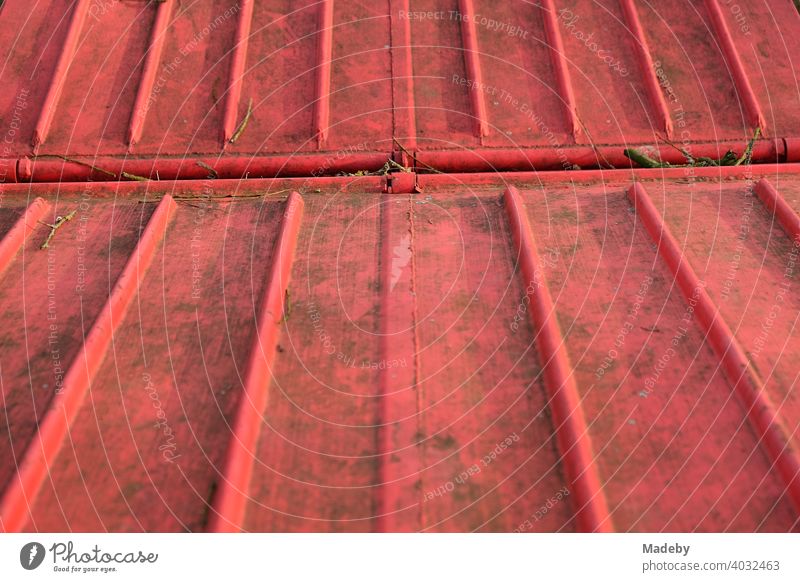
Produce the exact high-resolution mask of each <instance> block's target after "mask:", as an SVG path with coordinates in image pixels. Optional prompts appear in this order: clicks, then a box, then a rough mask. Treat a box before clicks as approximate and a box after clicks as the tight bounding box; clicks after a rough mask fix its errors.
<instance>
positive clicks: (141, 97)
mask: <svg viewBox="0 0 800 582" xmlns="http://www.w3.org/2000/svg"><path fill="white" fill-rule="evenodd" d="M172 5H173V2H172V1H170V0H167V1H165V2H160V3H159V4H158V7H157V8H156V17H155V21H154V22H153V30H152V32H151V33H150V46H149V47H148V48H147V54H146V55H145V61H144V69H143V70H142V80H141V81H140V83H139V86H138V87H137V89H136V100H135V101H134V103H133V114H132V115H131V120H130V124H129V126H128V134H127V141H128V145H129V146H131V148H132V147H133V146H134V145H136V144H137V143H138V142H139V140H140V139H141V138H142V129H143V128H144V122H145V119H146V117H147V111H148V110H149V109H150V105H151V103H150V100H151V99H152V98H153V85H154V83H155V80H156V75H157V74H158V69H159V65H160V64H161V55H162V54H163V52H164V42H165V41H166V39H167V33H168V28H169V17H170V14H171V13H172Z"/></svg>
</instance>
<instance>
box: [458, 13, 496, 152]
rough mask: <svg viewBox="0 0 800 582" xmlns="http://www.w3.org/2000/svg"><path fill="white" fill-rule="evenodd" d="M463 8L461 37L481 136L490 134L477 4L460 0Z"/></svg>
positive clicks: (474, 111)
mask: <svg viewBox="0 0 800 582" xmlns="http://www.w3.org/2000/svg"><path fill="white" fill-rule="evenodd" d="M458 6H459V9H460V10H461V15H460V16H461V37H462V41H463V43H464V64H465V65H466V68H467V75H469V78H470V80H471V81H472V85H471V88H470V89H469V96H470V100H471V102H472V114H473V115H474V116H475V131H476V134H477V136H478V137H479V138H483V137H485V136H487V135H489V118H488V115H487V113H486V100H485V99H484V94H483V87H484V84H483V73H482V72H481V62H480V52H479V51H478V34H477V32H476V31H475V5H474V4H473V1H472V0H459V2H458Z"/></svg>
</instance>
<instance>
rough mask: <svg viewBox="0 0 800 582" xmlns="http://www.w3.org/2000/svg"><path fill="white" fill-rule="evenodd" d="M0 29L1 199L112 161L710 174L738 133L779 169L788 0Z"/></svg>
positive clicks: (354, 11) (792, 156)
mask: <svg viewBox="0 0 800 582" xmlns="http://www.w3.org/2000/svg"><path fill="white" fill-rule="evenodd" d="M2 18H3V20H4V27H3V29H2V31H0V46H4V47H7V55H6V59H5V61H4V63H3V66H2V69H1V70H0V80H2V82H3V85H4V87H5V91H4V92H3V95H2V96H0V111H2V112H3V115H2V118H3V124H2V127H0V130H2V131H3V132H4V133H5V134H6V135H9V132H11V131H12V130H13V136H12V137H13V139H11V140H10V141H9V142H7V143H5V144H4V153H3V155H2V158H3V159H4V163H3V167H4V168H5V169H4V171H5V174H6V179H7V180H9V181H14V180H16V179H19V180H21V181H25V180H29V179H34V180H37V181H53V180H64V179H67V180H69V179H85V178H86V177H88V176H92V175H93V176H94V178H95V179H108V175H104V174H103V173H102V172H97V171H95V172H94V174H93V173H92V172H91V171H90V170H89V168H87V167H86V166H79V165H78V166H76V165H75V164H66V170H64V169H63V166H65V163H64V161H63V160H61V159H58V158H56V159H53V158H52V157H50V158H47V157H45V158H41V157H40V158H38V159H36V160H34V161H31V160H30V159H27V158H26V157H27V156H31V154H34V153H36V154H38V155H39V156H42V155H44V156H47V155H51V156H52V155H55V156H69V157H78V158H81V159H82V160H83V161H84V162H87V161H91V160H95V162H93V164H94V165H95V166H96V167H99V168H101V169H105V170H106V171H111V172H112V173H113V175H114V176H115V177H117V178H124V177H123V176H121V171H122V169H123V168H122V167H121V163H122V160H123V159H125V160H126V164H127V165H126V166H125V167H127V168H128V169H127V171H128V172H129V173H133V174H138V175H143V176H145V177H151V178H162V179H172V178H176V177H194V178H202V177H203V176H204V174H203V170H202V169H199V168H197V166H196V165H195V164H194V163H193V162H191V163H184V164H183V165H182V166H181V162H182V160H183V158H184V157H185V156H187V155H191V156H200V155H202V156H207V158H206V160H205V161H206V162H207V163H211V164H212V165H214V166H215V167H217V169H218V171H219V172H220V175H224V176H227V177H242V176H245V175H247V174H248V173H249V174H250V175H251V176H255V177H258V176H265V177H269V176H274V175H279V174H281V173H283V174H284V175H308V174H309V173H311V171H312V170H316V171H317V172H318V173H319V172H324V171H330V173H336V171H340V170H343V169H344V170H347V171H357V170H375V169H378V168H380V166H381V165H382V163H383V161H385V159H386V157H387V156H388V155H389V154H390V153H392V154H394V155H395V156H396V157H397V159H398V160H400V159H401V158H402V155H401V150H399V149H398V147H396V146H395V145H394V144H393V142H392V140H393V139H395V140H397V141H398V142H399V144H401V146H402V147H403V148H404V149H405V150H406V152H407V153H410V154H412V155H413V154H416V153H417V152H419V153H418V154H417V155H416V159H417V160H418V161H419V162H420V163H421V164H424V165H428V166H433V167H435V168H438V169H440V170H442V171H464V170H468V171H474V170H476V169H490V168H492V167H495V168H500V169H514V170H520V169H530V167H531V166H532V165H533V166H534V167H536V168H540V169H541V168H553V167H554V168H558V169H564V167H571V166H572V165H577V166H580V167H597V166H603V165H605V166H608V165H609V164H610V165H613V166H620V165H627V164H628V162H627V160H626V159H625V158H624V156H623V155H622V149H623V148H624V147H626V145H627V144H632V143H633V144H650V145H651V146H652V147H659V148H661V149H662V150H663V154H664V155H665V156H668V157H671V158H672V159H676V158H680V154H679V153H677V152H675V151H674V150H672V149H671V148H670V147H669V146H667V145H666V144H665V143H664V141H663V138H665V137H669V138H671V139H673V140H675V141H676V142H679V143H683V144H684V145H692V147H693V148H694V149H693V151H695V152H696V153H698V155H699V153H700V152H705V153H707V152H713V153H717V152H719V154H718V155H721V154H724V153H725V150H726V149H727V148H728V147H733V146H735V147H737V148H739V149H741V148H742V147H743V144H744V142H745V141H746V140H747V139H748V138H749V137H751V136H752V134H753V131H754V129H755V128H756V127H760V128H761V130H762V132H763V135H764V136H766V138H767V139H765V140H763V141H762V142H761V143H760V144H759V146H758V147H757V148H756V159H759V160H765V161H773V162H774V161H783V160H787V159H788V160H789V161H797V160H798V159H800V154H798V146H797V141H796V139H797V137H798V135H800V116H798V113H797V112H798V111H800V103H798V98H799V97H798V95H800V91H798V85H797V71H796V69H795V66H794V64H793V59H792V55H795V54H797V53H798V52H800V45H798V43H800V34H798V32H800V18H799V17H798V14H797V11H796V10H795V8H794V7H793V6H792V3H791V2H789V1H788V0H774V1H771V2H760V3H739V4H735V5H731V4H729V3H728V4H726V3H719V2H717V1H715V0H703V1H701V0H692V1H687V2H680V3H677V2H670V3H658V4H652V3H645V2H635V1H634V0H608V1H605V0H604V1H602V2H597V1H595V0H591V1H590V0H564V1H558V2H555V1H554V0H542V1H541V2H527V1H517V2H504V3H496V2H487V1H484V0H435V1H434V0H420V1H415V2H409V1H408V0H391V1H389V2H373V3H363V2H341V1H340V2H335V1H334V0H317V1H312V0H306V1H304V2H299V3H298V2H285V1H278V0H275V1H271V2H269V3H255V2H252V1H245V2H234V1H232V0H200V1H197V2H192V3H188V4H181V3H178V2H175V1H174V0H167V1H165V2H142V1H133V0H131V1H125V2H123V1H118V0H107V1H99V0H44V1H43V2H39V3H37V5H36V9H35V10H33V11H31V10H30V5H29V3H26V2H22V1H21V0H10V1H8V2H6V3H5V4H4V5H3V7H2ZM329 23H330V24H331V26H328V24H329ZM251 100H252V112H251V113H252V114H250V108H249V104H250V102H251ZM20 104H21V105H20ZM245 120H247V125H246V129H245V131H243V132H241V133H240V134H239V135H238V136H237V135H236V134H237V128H239V127H241V125H242V124H243V123H244V121H245ZM234 137H237V139H236V140H235V143H231V139H232V138H234ZM464 149H467V150H469V152H470V155H466V156H465V155H464ZM317 152H336V153H337V155H336V156H335V159H334V160H333V162H330V161H328V162H327V165H325V163H324V162H325V160H328V159H329V158H330V154H323V155H318V156H317V155H315V154H316V153H317ZM299 153H303V154H307V155H312V157H311V159H306V158H301V159H296V158H295V157H294V156H295V155H296V154H299ZM370 154H371V155H370ZM254 156H255V157H254ZM19 158H25V159H23V160H22V162H19V165H18V159H19ZM154 160H160V162H157V163H156V162H154ZM345 160H347V161H345ZM406 161H408V160H406ZM348 162H349V163H348ZM421 167H423V166H421Z"/></svg>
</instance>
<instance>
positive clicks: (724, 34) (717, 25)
mask: <svg viewBox="0 0 800 582" xmlns="http://www.w3.org/2000/svg"><path fill="white" fill-rule="evenodd" d="M705 5H706V10H708V14H709V16H710V17H711V27H712V28H713V30H714V34H715V35H716V37H717V39H718V40H719V42H720V44H721V45H722V46H721V48H722V54H723V56H724V57H725V62H727V63H728V67H730V69H731V73H732V74H733V82H734V83H735V84H736V92H737V93H738V94H739V97H740V98H741V99H742V101H743V102H744V103H743V104H744V107H745V111H746V112H747V117H748V120H747V121H748V123H750V124H751V125H752V126H753V127H760V128H761V130H762V131H765V130H766V129H767V123H766V121H765V120H764V114H763V113H762V110H761V105H760V104H759V102H758V98H757V97H756V94H755V93H754V92H753V87H752V86H751V85H750V79H748V77H747V72H746V71H745V70H744V65H743V64H742V59H741V57H740V56H739V53H738V51H737V50H736V43H735V42H734V40H733V37H732V36H731V31H730V29H729V28H728V24H727V22H725V17H724V16H723V14H722V10H721V9H720V7H719V4H717V0H705Z"/></svg>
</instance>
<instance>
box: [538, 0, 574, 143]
mask: <svg viewBox="0 0 800 582" xmlns="http://www.w3.org/2000/svg"><path fill="white" fill-rule="evenodd" d="M541 10H542V15H543V18H544V28H545V32H546V34H547V40H548V43H549V45H550V47H549V48H550V57H551V60H552V63H553V69H554V71H555V74H556V79H557V83H558V85H557V86H558V96H559V99H561V101H562V103H563V105H564V111H565V113H566V116H567V120H568V127H569V129H570V132H571V133H572V137H573V138H575V139H577V137H578V134H579V133H581V124H580V121H579V120H578V114H577V112H576V105H575V92H574V90H573V88H572V77H571V75H570V72H569V66H568V64H567V57H566V51H565V50H564V41H563V40H562V38H561V32H560V29H559V23H558V19H557V18H556V6H555V3H554V1H553V0H542V6H541Z"/></svg>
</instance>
